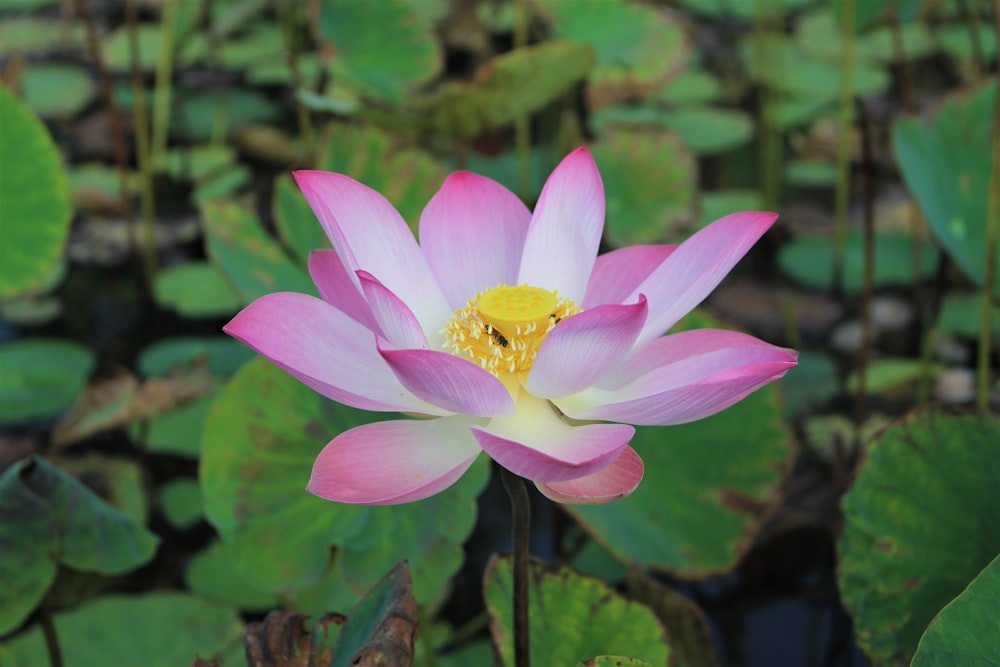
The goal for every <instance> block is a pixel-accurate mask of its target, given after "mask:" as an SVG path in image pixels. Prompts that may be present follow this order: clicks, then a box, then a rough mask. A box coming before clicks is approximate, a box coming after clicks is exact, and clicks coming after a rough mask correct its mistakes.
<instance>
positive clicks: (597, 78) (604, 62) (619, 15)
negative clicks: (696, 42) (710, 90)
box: [540, 0, 688, 109]
mask: <svg viewBox="0 0 1000 667" xmlns="http://www.w3.org/2000/svg"><path fill="white" fill-rule="evenodd" d="M540 4H541V7H542V9H543V10H544V11H545V12H546V13H548V14H549V15H550V17H551V20H552V33H553V35H554V36H555V37H556V38H559V39H566V40H570V41H574V42H579V43H581V44H586V45H588V46H590V47H592V48H593V49H594V52H595V53H596V54H597V67H596V68H595V69H594V72H593V73H592V74H591V76H590V77H589V78H588V80H587V88H588V91H587V96H588V98H589V100H590V104H591V107H592V108H594V109H599V108H602V107H606V106H611V105H613V104H617V103H619V102H622V101H624V100H628V99H635V98H637V97H641V96H642V95H644V94H646V93H649V92H651V91H653V90H655V89H656V88H658V87H660V86H662V85H663V84H664V83H666V82H667V81H668V80H669V79H670V78H671V77H672V76H674V75H676V74H677V73H679V72H680V70H681V68H682V67H683V64H684V60H685V58H686V57H687V54H688V45H687V40H686V39H685V36H684V31H683V30H682V29H681V26H680V24H679V23H678V22H677V21H676V20H675V19H674V18H673V17H671V16H670V15H669V14H668V13H666V12H664V11H662V10H660V9H658V8H656V7H653V6H651V5H642V4H632V3H627V2H623V1H621V0H578V1H577V2H572V3H569V2H561V1H560V0H548V1H546V2H543V3H540Z"/></svg>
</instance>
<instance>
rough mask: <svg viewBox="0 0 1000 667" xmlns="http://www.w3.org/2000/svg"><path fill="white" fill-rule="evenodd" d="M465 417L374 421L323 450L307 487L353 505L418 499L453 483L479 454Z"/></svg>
mask: <svg viewBox="0 0 1000 667" xmlns="http://www.w3.org/2000/svg"><path fill="white" fill-rule="evenodd" d="M471 424H472V420H471V419H470V418H468V417H465V416H454V417H442V418H440V419H430V420H416V419H412V420H397V421H383V422H375V423H373V424H365V425H364V426H358V427H357V428H352V429H351V430H349V431H345V432H344V433H341V434H340V435H338V436H337V437H336V438H334V439H333V440H332V441H330V443H329V444H328V445H327V446H326V447H324V448H323V451H321V452H320V454H319V456H318V457H316V462H315V463H314V464H313V469H312V476H311V477H310V479H309V484H308V486H307V487H306V489H308V491H309V492H310V493H314V494H316V495H317V496H319V497H321V498H326V499H327V500H333V501H336V502H340V503H351V504H353V505H396V504H399V503H409V502H413V501H415V500H422V499H424V498H427V497H428V496H432V495H434V494H435V493H438V492H440V491H443V490H444V489H446V488H448V487H449V486H451V485H452V484H454V483H455V482H456V481H457V480H458V478H459V477H461V476H462V474H463V473H464V472H465V471H466V470H468V469H469V466H471V465H472V463H473V462H474V461H475V460H476V457H477V456H478V455H479V453H480V451H481V450H480V448H479V445H478V444H476V440H475V439H474V438H473V437H472V434H471V433H470V431H469V426H470V425H471Z"/></svg>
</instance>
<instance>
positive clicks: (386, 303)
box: [358, 271, 429, 350]
mask: <svg viewBox="0 0 1000 667" xmlns="http://www.w3.org/2000/svg"><path fill="white" fill-rule="evenodd" d="M358 280H360V281H361V289H362V291H363V292H364V293H365V298H366V299H367V300H368V305H369V306H370V307H371V312H372V316H373V317H374V318H375V321H376V322H378V326H379V330H380V331H382V332H383V337H384V338H385V339H386V340H387V341H389V343H390V344H391V345H392V346H393V347H396V348H402V349H408V348H417V349H425V350H426V349H427V348H428V347H429V346H428V344H427V336H425V335H424V330H423V329H421V328H420V322H418V321H417V318H416V317H415V316H414V315H413V313H412V312H411V311H410V309H409V308H408V307H407V306H406V304H405V303H403V302H402V301H401V300H400V299H399V297H398V296H396V295H395V294H393V293H392V292H390V291H389V289H388V288H387V287H386V286H385V285H383V284H382V283H380V282H379V281H378V280H376V279H375V277H374V276H372V274H370V273H368V272H367V271H358Z"/></svg>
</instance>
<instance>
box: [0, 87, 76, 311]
mask: <svg viewBox="0 0 1000 667" xmlns="http://www.w3.org/2000/svg"><path fill="white" fill-rule="evenodd" d="M0 118H3V122H2V123H0V164H2V165H3V169H0V220H3V228H2V231H0V298H9V297H12V296H16V295H17V294H20V293H23V292H26V291H29V290H30V289H31V288H32V287H33V286H34V285H35V283H37V282H39V281H41V280H43V279H44V278H45V277H47V276H48V275H50V274H51V273H52V272H53V271H54V270H55V269H56V266H57V264H58V263H59V258H60V255H61V254H62V250H63V246H64V245H65V243H66V236H67V234H68V233H69V222H70V218H71V216H72V209H71V208H70V202H69V185H68V182H67V180H66V172H65V170H64V169H63V166H62V161H61V159H60V156H59V151H58V150H57V149H56V145H55V144H54V143H53V141H52V138H51V137H50V136H49V132H48V130H46V129H45V125H43V124H42V122H41V121H40V120H39V119H38V117H37V116H35V115H34V114H33V113H32V112H31V110H30V109H29V108H28V107H27V106H26V105H25V104H24V103H23V102H21V101H20V100H19V99H17V98H16V97H15V96H14V95H13V94H12V93H11V92H10V91H9V90H7V89H6V88H5V87H4V86H0Z"/></svg>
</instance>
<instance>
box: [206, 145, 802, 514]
mask: <svg viewBox="0 0 1000 667" xmlns="http://www.w3.org/2000/svg"><path fill="white" fill-rule="evenodd" d="M295 178H296V180H297V181H298V184H299V186H300V187H301V188H302V191H303V193H304V194H305V196H306V199H307V200H308V201H309V204H310V206H311V207H312V209H313V211H314V212H315V213H316V216H317V217H318V218H319V221H320V223H321V224H322V225H323V229H324V230H325V231H326V233H327V235H328V236H329V237H330V240H331V241H332V243H333V247H334V248H335V249H336V250H316V251H314V252H313V253H312V254H311V256H310V257H309V271H310V273H311V275H312V278H313V281H314V282H315V283H316V287H317V288H318V289H319V293H320V294H321V296H322V299H318V298H315V297H312V296H307V295H305V294H296V293H291V292H280V293H276V294H268V295H266V296H263V297H261V298H260V299H257V300H256V301H254V302H253V303H252V304H250V305H249V306H247V307H246V308H245V309H244V310H243V311H242V312H241V313H239V314H238V315H237V316H236V317H235V318H233V320H232V321H231V322H230V323H229V324H228V325H227V326H226V327H225V330H226V332H227V333H229V334H230V335H231V336H234V337H236V338H238V339H240V340H242V341H244V342H245V343H246V344H248V345H249V346H251V347H252V348H254V349H255V350H257V351H258V352H260V353H261V354H262V355H264V356H265V357H267V358H268V359H270V360H271V361H272V362H274V363H275V364H277V365H278V366H279V367H280V368H282V369H284V370H285V371H287V372H289V373H291V374H292V375H294V376H295V377H296V378H298V379H299V380H300V381H302V382H303V383H305V384H306V385H308V386H309V387H311V388H313V389H314V390H316V391H318V392H319V393H321V394H323V395H324V396H327V397H329V398H331V399H333V400H335V401H339V402H341V403H345V404H347V405H351V406H354V407H357V408H363V409H365V410H378V411H392V412H395V411H398V412H404V413H409V414H412V415H415V416H420V417H424V418H423V419H402V420H396V421H382V422H376V423H373V424H367V425H364V426H360V427H358V428H354V429H351V430H349V431H347V432H345V433H341V434H340V435H338V436H337V437H335V438H334V439H333V440H332V441H331V442H330V443H329V444H328V445H327V446H326V447H325V448H324V449H323V451H322V452H320V454H319V457H318V458H317V459H316V463H315V465H314V467H313V471H312V478H311V479H310V481H309V485H308V489H309V491H311V492H312V493H314V494H316V495H318V496H321V497H323V498H327V499H330V500H334V501H339V502H345V503H355V504H371V505H388V504H395V503H404V502H410V501H414V500H420V499H422V498H426V497H427V496H430V495H433V494H435V493H437V492H439V491H441V490H443V489H445V488H447V487H448V486H450V485H451V484H453V483H454V482H455V481H456V480H457V479H458V478H459V477H460V476H461V475H462V473H464V472H465V470H466V469H468V468H469V466H470V465H472V463H473V461H475V459H476V457H478V456H479V454H480V452H481V451H483V450H485V451H486V453H487V454H489V455H490V456H491V457H492V458H493V459H494V460H496V461H497V462H498V463H499V464H500V465H502V466H504V467H505V468H507V469H509V470H511V471H512V472H514V473H516V474H518V475H521V476H522V477H525V478H528V479H530V480H533V481H534V482H535V484H536V486H537V487H538V489H539V490H540V491H541V492H542V493H543V494H545V495H546V496H548V497H549V498H551V499H553V500H556V501H558V502H566V503H601V502H610V501H612V500H615V499H617V498H621V497H624V496H626V495H628V494H629V493H631V492H632V491H633V490H634V489H635V488H636V486H637V485H638V484H639V481H640V480H641V479H642V475H643V464H642V460H641V459H640V458H639V456H638V455H637V454H636V452H635V451H634V450H633V449H632V448H631V447H629V441H630V440H631V439H632V436H633V434H634V433H635V429H634V428H633V427H632V426H629V425H627V424H626V423H603V422H627V423H629V424H657V425H666V424H680V423H684V422H689V421H692V420H695V419H701V418H702V417H707V416H708V415H711V414H714V413H716V412H718V411H719V410H722V409H723V408H726V407H728V406H730V405H732V404H733V403H736V402H737V401H739V400H740V399H742V398H743V397H744V396H746V395H747V394H749V393H750V392H752V391H754V390H755V389H757V388H759V387H761V386H762V385H764V384H766V383H768V382H770V381H772V380H775V379H777V378H779V377H781V376H782V375H784V374H785V373H786V372H787V371H788V369H789V368H791V367H792V366H794V365H795V363H796V361H795V360H796V353H795V352H793V351H791V350H786V349H782V348H778V347H775V346H772V345H769V344H767V343H764V342H763V341H760V340H758V339H756V338H753V337H752V336H748V335H746V334H742V333H735V332H731V331H720V330H712V329H702V330H696V331H686V332H682V333H676V334H672V335H668V336H664V335H663V334H664V333H665V332H666V331H667V330H668V329H670V327H672V326H673V325H674V324H675V323H676V322H677V321H678V320H679V319H681V317H683V316H684V315H685V314H686V313H688V311H690V310H691V309H692V308H694V307H695V306H696V305H698V303H700V302H701V301H702V299H704V298H705V296H707V295H708V293H709V292H711V291H712V289H714V288H715V286H716V285H718V284H719V282H720V281H721V280H722V279H723V277H725V275H726V274H727V273H728V272H729V270H730V269H731V268H732V267H733V265H734V264H736V262H737V261H739V259H740V258H741V257H742V256H743V255H744V254H745V253H746V252H747V250H748V249H749V248H750V247H751V246H752V245H753V244H754V243H755V242H756V241H757V239H758V238H760V236H761V235H762V234H763V233H764V232H765V231H766V230H767V229H768V228H769V227H770V226H771V224H772V223H773V222H774V221H775V219H776V218H777V216H776V215H775V214H773V213H737V214H734V215H730V216H727V217H725V218H722V219H720V220H718V221H716V222H714V223H712V224H711V225H710V226H708V227H706V228H705V229H703V230H701V231H699V232H698V233H696V234H695V235H694V236H692V237H691V238H690V239H689V240H688V241H687V242H685V243H683V244H682V245H680V246H635V247H629V248H623V249H621V250H615V251H613V252H609V253H607V254H605V255H602V256H600V257H598V256H597V248H598V244H599V242H600V239H601V233H602V230H603V227H604V188H603V185H602V183H601V177H600V174H599V173H598V171H597V166H596V165H595V164H594V160H593V158H592V157H591V156H590V153H589V152H588V151H587V150H586V149H585V148H579V149H577V150H576V151H574V152H573V153H571V154H570V155H569V156H567V157H566V158H565V159H564V160H563V161H562V163H561V164H560V165H559V166H558V167H557V168H556V170H555V171H554V172H553V173H552V175H551V176H550V177H549V180H548V182H547V183H546V184H545V188H544V189H543V190H542V194H541V197H540V198H539V200H538V205H537V206H536V207H535V211H534V213H531V212H530V211H529V210H528V209H527V208H526V207H525V205H524V204H523V203H522V202H521V201H520V200H519V199H518V198H517V197H516V196H514V195H513V194H512V193H511V192H510V191H508V190H507V189H506V188H504V187H503V186H501V185H499V184H498V183H496V182H494V181H492V180H490V179H488V178H485V177H483V176H478V175H476V174H472V173H469V172H461V171H460V172H456V173H454V174H452V175H451V176H449V177H448V178H447V180H445V182H444V185H442V186H441V189H440V190H439V191H438V192H437V194H435V195H434V197H433V198H432V199H431V200H430V202H429V203H428V204H427V207H426V208H425V209H424V211H423V214H422V215H421V217H420V239H421V241H420V244H419V245H418V244H417V241H416V240H415V239H414V237H413V234H412V233H411V232H410V230H409V229H408V228H407V226H406V224H405V222H404V221H403V219H402V218H401V217H400V215H399V213H397V212H396V210H395V209H394V208H393V207H392V205H391V204H390V203H389V202H388V201H387V200H386V199H385V198H384V197H383V196H382V195H380V194H378V193H377V192H375V191H374V190H371V189H370V188H368V187H366V186H364V185H362V184H360V183H358V182H357V181H354V180H353V179H351V178H348V177H347V176H344V175H341V174H334V173H328V172H321V171H300V172H296V174H295Z"/></svg>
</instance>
